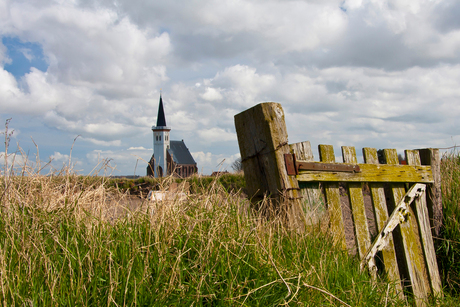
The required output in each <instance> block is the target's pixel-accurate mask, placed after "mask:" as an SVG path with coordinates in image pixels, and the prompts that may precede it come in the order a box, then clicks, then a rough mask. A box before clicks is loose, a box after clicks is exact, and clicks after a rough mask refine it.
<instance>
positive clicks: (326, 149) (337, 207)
mask: <svg viewBox="0 0 460 307" xmlns="http://www.w3.org/2000/svg"><path fill="white" fill-rule="evenodd" d="M318 149H319V156H320V159H321V162H335V155H334V148H333V147H332V146H331V145H319V146H318ZM324 190H325V194H326V203H327V207H328V211H329V221H330V223H331V231H332V233H333V236H334V241H335V243H336V244H340V246H341V247H342V249H344V250H346V249H347V243H346V240H345V229H344V226H343V215H342V206H341V202H340V192H339V184H338V182H327V183H324Z"/></svg>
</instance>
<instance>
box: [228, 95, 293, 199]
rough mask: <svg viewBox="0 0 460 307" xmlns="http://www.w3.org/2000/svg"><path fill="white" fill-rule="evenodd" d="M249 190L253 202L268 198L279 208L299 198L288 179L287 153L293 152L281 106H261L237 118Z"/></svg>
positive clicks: (270, 104) (266, 104) (264, 104)
mask: <svg viewBox="0 0 460 307" xmlns="http://www.w3.org/2000/svg"><path fill="white" fill-rule="evenodd" d="M235 127H236V133H237V136H238V145H239V147H240V153H241V160H242V165H243V170H244V176H245V180H246V187H247V190H248V193H249V196H250V198H251V200H252V201H253V203H258V202H260V201H261V200H263V199H264V197H266V196H268V197H270V198H271V199H272V200H274V203H275V204H276V207H278V208H279V206H280V204H281V203H285V201H286V200H287V199H296V198H298V197H299V194H298V186H296V184H297V181H296V180H295V178H294V180H293V179H292V178H289V176H288V175H287V172H286V167H285V164H284V154H286V153H290V148H289V145H288V135H287V130H286V123H285V121H284V111H283V108H282V107H281V105H280V104H279V103H274V102H266V103H261V104H258V105H256V106H254V107H252V108H250V109H248V110H246V111H244V112H241V113H239V114H237V115H235Z"/></svg>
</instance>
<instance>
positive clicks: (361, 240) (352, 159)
mask: <svg viewBox="0 0 460 307" xmlns="http://www.w3.org/2000/svg"><path fill="white" fill-rule="evenodd" d="M342 156H343V162H346V163H352V164H356V163H357V159H356V150H355V148H354V147H351V146H342ZM348 197H349V200H350V206H351V211H352V213H353V224H354V230H355V240H356V246H357V247H358V255H359V257H360V258H362V257H364V255H365V254H366V252H367V250H368V249H369V247H370V244H371V238H370V234H369V226H368V225H367V217H366V210H365V208H364V197H363V189H362V183H360V182H350V183H348ZM374 277H375V276H374Z"/></svg>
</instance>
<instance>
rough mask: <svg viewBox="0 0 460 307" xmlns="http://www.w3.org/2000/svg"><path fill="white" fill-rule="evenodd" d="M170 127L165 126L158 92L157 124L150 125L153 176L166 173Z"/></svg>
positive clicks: (161, 102)
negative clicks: (151, 132)
mask: <svg viewBox="0 0 460 307" xmlns="http://www.w3.org/2000/svg"><path fill="white" fill-rule="evenodd" d="M170 130H171V128H169V127H168V126H166V118H165V111H164V109H163V99H162V97H161V93H160V104H159V106H158V117H157V125H156V126H153V127H152V131H153V153H154V165H153V171H154V176H155V177H163V176H167V175H169V174H168V161H167V156H168V153H167V151H168V149H169V146H170V141H169V131H170Z"/></svg>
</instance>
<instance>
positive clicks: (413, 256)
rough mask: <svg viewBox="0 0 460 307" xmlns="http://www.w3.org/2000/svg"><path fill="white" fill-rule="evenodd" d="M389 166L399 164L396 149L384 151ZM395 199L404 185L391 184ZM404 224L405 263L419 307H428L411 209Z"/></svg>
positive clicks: (422, 257) (402, 193)
mask: <svg viewBox="0 0 460 307" xmlns="http://www.w3.org/2000/svg"><path fill="white" fill-rule="evenodd" d="M384 154H385V159H386V161H387V164H397V163H399V160H398V155H397V152H396V150H395V149H385V150H384ZM391 189H392V194H393V199H394V202H395V204H397V203H398V202H399V201H400V200H401V199H402V198H403V197H404V195H405V194H406V193H405V189H404V184H403V183H392V184H391ZM407 209H408V214H407V217H406V219H405V221H404V222H402V223H401V224H400V229H401V240H402V243H403V246H404V254H405V257H404V258H405V263H406V266H407V270H408V273H409V278H410V282H411V286H412V292H413V294H414V298H415V303H416V305H417V306H426V302H427V297H428V295H429V294H430V293H431V289H430V285H429V282H428V274H427V269H426V266H425V261H424V256H423V251H422V247H421V242H420V238H419V234H418V229H417V221H416V215H415V214H414V211H413V210H412V208H411V207H408V208H407Z"/></svg>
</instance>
